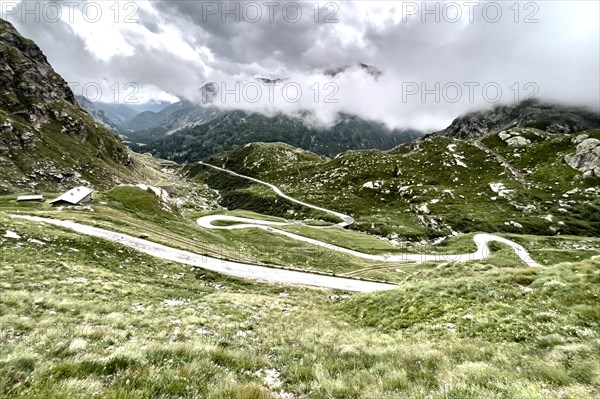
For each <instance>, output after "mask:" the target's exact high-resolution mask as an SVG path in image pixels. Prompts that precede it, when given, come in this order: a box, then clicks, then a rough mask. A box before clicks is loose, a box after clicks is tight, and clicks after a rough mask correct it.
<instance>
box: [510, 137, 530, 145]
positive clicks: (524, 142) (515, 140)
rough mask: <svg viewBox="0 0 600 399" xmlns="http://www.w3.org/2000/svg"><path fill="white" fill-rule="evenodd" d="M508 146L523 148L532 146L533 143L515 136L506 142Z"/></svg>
mask: <svg viewBox="0 0 600 399" xmlns="http://www.w3.org/2000/svg"><path fill="white" fill-rule="evenodd" d="M506 144H508V146H509V147H523V146H526V145H529V144H531V141H529V139H526V138H525V137H522V136H515V137H511V138H509V139H508V140H506Z"/></svg>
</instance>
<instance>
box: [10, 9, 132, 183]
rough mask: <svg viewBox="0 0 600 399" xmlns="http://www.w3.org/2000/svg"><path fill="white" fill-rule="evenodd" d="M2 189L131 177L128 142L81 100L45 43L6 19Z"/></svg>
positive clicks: (115, 180) (105, 181) (114, 180)
mask: <svg viewBox="0 0 600 399" xmlns="http://www.w3.org/2000/svg"><path fill="white" fill-rule="evenodd" d="M0 88H1V89H0V134H1V135H0V168H1V169H2V176H1V177H0V193H3V192H4V193H6V192H14V191H39V190H58V189H63V188H67V187H69V186H72V185H74V184H88V185H92V186H108V185H110V184H112V183H114V182H119V181H122V180H123V179H128V177H130V175H131V173H132V171H131V169H132V165H131V164H132V161H131V159H130V157H129V153H128V151H127V148H126V147H125V146H124V145H123V143H122V142H121V140H120V139H119V138H118V137H116V136H115V135H114V134H112V133H111V132H109V131H108V130H106V129H105V128H104V127H103V126H101V125H100V124H98V123H97V122H96V121H94V119H93V118H92V117H91V116H90V115H89V114H88V113H86V112H85V111H83V110H82V109H81V108H80V107H79V106H78V105H77V102H76V101H75V96H74V95H73V92H72V91H71V89H70V88H69V86H68V85H67V83H66V82H65V80H64V79H63V78H62V77H61V76H60V75H59V74H57V73H56V72H55V71H54V70H53V69H52V66H51V65H50V64H49V63H48V60H47V59H46V57H45V56H44V54H43V53H42V51H41V50H40V48H39V47H38V46H37V45H36V44H35V43H34V42H32V41H31V40H28V39H26V38H24V37H22V36H21V35H20V34H19V33H18V32H17V30H16V29H15V28H14V27H13V26H12V25H11V24H10V23H8V22H6V21H4V20H1V19H0Z"/></svg>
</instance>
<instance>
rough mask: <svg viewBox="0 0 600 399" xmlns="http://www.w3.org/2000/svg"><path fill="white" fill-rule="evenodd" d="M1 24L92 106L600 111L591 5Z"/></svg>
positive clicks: (404, 112) (90, 4) (22, 18)
mask: <svg viewBox="0 0 600 399" xmlns="http://www.w3.org/2000/svg"><path fill="white" fill-rule="evenodd" d="M0 14H1V17H2V18H3V19H7V20H8V21H10V22H11V23H13V25H15V27H16V28H17V29H18V30H19V31H20V32H21V34H23V35H24V36H25V37H28V38H30V39H32V40H34V41H35V42H36V43H37V44H38V45H39V46H40V48H41V49H42V51H43V52H44V54H45V55H46V56H47V58H48V60H49V62H50V63H51V64H52V66H53V67H54V69H55V70H56V71H57V72H58V73H60V74H61V75H62V76H63V77H64V78H65V80H66V81H67V82H69V84H71V86H72V88H73V90H74V91H75V92H76V94H83V95H86V96H87V97H88V98H90V99H91V100H93V101H104V102H121V103H128V102H130V103H136V102H138V103H144V102H149V101H170V102H174V101H177V100H178V99H187V100H190V101H196V102H199V103H206V102H207V101H210V102H211V104H212V105H215V106H219V107H225V108H232V109H233V108H240V109H247V110H252V111H258V112H263V113H267V114H273V113H276V112H285V113H288V114H293V115H303V116H304V117H307V118H309V119H310V120H311V121H313V122H314V123H317V124H330V123H333V122H334V121H335V118H336V116H337V115H338V114H339V113H340V112H345V113H350V114H356V115H359V116H361V117H364V118H367V119H374V120H379V121H382V122H384V123H386V124H387V125H388V126H389V127H391V128H415V129H421V130H438V129H442V128H444V127H446V126H447V125H448V124H449V123H450V122H451V121H452V120H453V119H454V118H455V117H456V116H458V115H460V114H464V113H466V112H470V111H472V110H477V109H489V108H491V107H493V106H494V105H496V104H509V103H512V102H514V101H519V100H523V99H526V98H528V97H530V96H535V97H538V98H541V99H544V100H547V101H552V102H560V103H565V104H569V105H581V106H587V107H590V108H592V109H595V110H599V109H600V76H599V75H600V73H599V71H600V26H599V23H600V22H599V21H600V17H599V16H600V2H598V1H573V0H568V1H561V0H550V1H536V2H516V1H495V2H494V1H464V2H463V1H457V2H453V1H428V2H423V1H416V2H412V1H320V2H316V1H308V2H295V1H256V2H255V1H178V0H154V1H112V0H102V1H78V0H72V1H33V0H28V1H25V2H21V1H19V0H14V1H8V0H0ZM360 63H363V64H367V65H370V66H374V67H376V68H377V69H378V70H380V71H381V72H382V74H381V75H380V76H378V77H375V76H372V75H371V74H369V73H368V71H367V70H365V69H364V68H361V67H359V66H358V65H359V64H360ZM343 66H348V67H347V68H346V69H344V71H343V72H341V73H339V74H337V75H335V76H329V75H327V74H324V71H326V70H330V69H333V68H339V67H343ZM257 78H268V79H279V78H281V79H284V80H281V81H279V82H277V83H276V84H275V83H264V82H262V81H259V80H257ZM211 93H212V94H211ZM209 94H210V95H209ZM307 115H308V116H307Z"/></svg>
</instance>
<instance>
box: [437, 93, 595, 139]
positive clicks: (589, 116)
mask: <svg viewBox="0 0 600 399" xmlns="http://www.w3.org/2000/svg"><path fill="white" fill-rule="evenodd" d="M512 127H532V128H536V129H540V130H545V131H547V132H550V133H564V134H571V133H577V132H580V131H582V130H586V129H591V128H599V127H600V114H598V113H597V112H593V111H590V110H587V109H584V108H577V107H566V106H560V105H555V104H543V103H541V102H540V101H537V100H527V101H523V102H521V103H519V104H514V105H510V106H497V107H495V108H494V109H492V110H490V111H481V112H473V113H470V114H467V115H464V116H461V117H459V118H456V119H455V120H454V121H453V122H452V124H451V125H450V126H448V127H447V128H446V129H444V130H442V131H441V132H438V133H436V134H442V135H446V136H450V137H454V138H461V139H473V138H479V137H482V136H485V135H487V134H491V133H495V132H498V131H502V130H506V129H509V128H512Z"/></svg>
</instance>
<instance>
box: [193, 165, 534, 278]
mask: <svg viewBox="0 0 600 399" xmlns="http://www.w3.org/2000/svg"><path fill="white" fill-rule="evenodd" d="M199 163H200V164H202V165H205V166H209V167H211V168H213V169H216V170H219V171H222V172H226V173H229V174H231V175H234V176H238V177H241V178H244V179H248V180H250V181H253V182H255V183H259V184H263V185H265V186H267V187H270V188H271V189H272V190H273V191H274V192H275V193H276V194H277V195H279V196H281V197H283V198H286V199H288V200H290V201H293V202H295V203H298V204H301V205H304V206H306V207H309V208H312V209H318V210H320V211H323V212H327V213H329V214H331V215H334V216H337V217H339V218H341V219H342V220H343V222H341V223H338V224H337V226H342V227H345V226H348V225H350V224H352V223H354V219H353V218H352V217H351V216H349V215H345V214H343V213H339V212H335V211H332V210H329V209H326V208H322V207H319V206H316V205H312V204H309V203H306V202H303V201H300V200H297V199H295V198H293V197H290V196H289V195H286V194H284V193H283V192H281V190H280V189H279V188H278V187H276V186H275V185H273V184H271V183H267V182H265V181H262V180H259V179H256V178H254V177H250V176H245V175H242V174H240V173H237V172H234V171H231V170H228V169H224V168H220V167H218V166H214V165H210V164H207V163H204V162H199ZM215 221H228V222H239V223H238V224H234V225H229V226H217V225H214V224H213V222H215ZM197 223H198V225H199V226H201V227H204V228H207V229H224V230H234V229H246V228H256V229H262V230H266V231H269V232H271V233H276V234H281V235H284V236H286V237H289V238H292V239H294V240H298V241H302V242H306V243H309V244H313V245H317V246H320V247H323V248H326V249H329V250H332V251H337V252H340V253H346V254H350V255H352V256H356V257H358V258H362V259H367V260H370V261H377V262H404V263H406V262H416V263H421V262H429V261H454V262H467V261H473V260H483V259H486V258H488V257H489V255H490V250H489V247H488V244H489V243H490V242H493V241H495V242H500V243H502V244H506V245H508V246H510V247H511V248H512V249H513V250H514V251H515V253H516V254H517V256H518V257H519V258H520V259H521V260H522V261H523V262H525V263H526V264H527V265H528V266H532V267H535V266H539V264H538V263H537V262H536V261H534V260H533V259H532V258H531V255H530V254H529V253H528V252H527V250H526V249H525V248H524V247H523V246H522V245H520V244H517V243H516V242H514V241H511V240H508V239H506V238H502V237H499V236H496V235H493V234H476V235H475V236H474V237H473V241H475V244H476V245H477V251H475V252H472V253H465V254H408V253H406V254H394V255H391V254H385V255H374V254H367V253H363V252H359V251H354V250H352V249H348V248H344V247H340V246H337V245H333V244H329V243H326V242H323V241H319V240H315V239H312V238H308V237H305V236H301V235H298V234H294V233H290V232H287V231H283V230H279V229H275V228H273V227H271V226H286V225H293V224H294V223H282V222H270V221H266V220H260V219H250V218H243V217H237V216H227V215H210V216H203V217H201V218H199V219H198V220H197ZM309 227H313V228H322V227H314V226H309Z"/></svg>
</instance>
